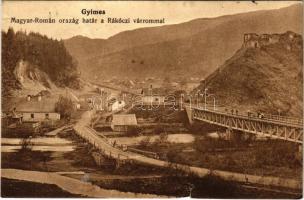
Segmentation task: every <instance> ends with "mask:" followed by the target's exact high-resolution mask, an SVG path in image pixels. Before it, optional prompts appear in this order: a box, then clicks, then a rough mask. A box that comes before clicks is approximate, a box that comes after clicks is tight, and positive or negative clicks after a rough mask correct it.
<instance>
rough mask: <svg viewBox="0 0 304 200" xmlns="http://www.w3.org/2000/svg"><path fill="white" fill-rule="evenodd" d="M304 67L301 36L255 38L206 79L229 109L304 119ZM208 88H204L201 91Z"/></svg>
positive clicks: (289, 34)
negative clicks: (279, 114) (279, 112)
mask: <svg viewBox="0 0 304 200" xmlns="http://www.w3.org/2000/svg"><path fill="white" fill-rule="evenodd" d="M267 38H270V39H269V40H268V39H267ZM302 67H303V40H302V36H301V35H298V34H295V33H293V32H286V33H284V34H272V35H254V34H253V37H252V38H250V39H249V40H245V41H244V44H243V46H242V48H240V49H239V50H238V51H237V52H236V53H235V54H234V55H233V56H232V57H231V58H230V59H228V60H227V61H226V62H225V63H224V64H223V65H222V66H221V67H220V68H219V69H218V70H217V71H215V72H214V73H213V74H211V75H210V76H209V77H208V78H207V79H206V87H207V88H208V92H209V93H213V94H215V96H216V99H217V100H218V102H220V103H221V104H223V105H225V106H228V107H234V108H238V109H242V110H245V111H247V109H250V110H251V111H262V112H266V113H272V114H278V110H280V111H281V114H283V115H289V116H296V117H302V112H303V68H302ZM204 88H205V86H204V84H202V85H200V86H199V87H198V88H197V89H201V90H204Z"/></svg>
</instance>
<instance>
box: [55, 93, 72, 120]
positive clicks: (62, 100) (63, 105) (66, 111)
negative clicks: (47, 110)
mask: <svg viewBox="0 0 304 200" xmlns="http://www.w3.org/2000/svg"><path fill="white" fill-rule="evenodd" d="M74 110H75V107H74V105H73V102H72V100H71V99H69V98H66V97H63V96H60V97H59V100H58V102H57V103H56V104H55V111H56V112H58V113H60V115H61V117H62V118H64V119H68V118H71V115H72V113H73V112H74Z"/></svg>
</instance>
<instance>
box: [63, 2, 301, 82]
mask: <svg viewBox="0 0 304 200" xmlns="http://www.w3.org/2000/svg"><path fill="white" fill-rule="evenodd" d="M301 27H302V4H296V5H293V6H290V7H287V8H282V9H277V10H264V11H256V12H250V13H242V14H235V15H229V16H222V17H217V18H204V19H196V20H192V21H189V22H185V23H181V24H175V25H166V26H160V27H152V28H141V29H136V30H132V31H124V32H121V33H119V34H116V35H114V36H112V37H110V38H108V39H90V38H86V37H83V36H75V37H73V38H71V39H68V40H65V46H66V48H67V49H68V51H69V52H70V53H71V55H72V56H73V57H74V58H76V59H77V60H78V62H79V69H80V71H81V72H82V75H83V76H84V77H89V78H92V77H94V76H96V75H97V76H98V78H101V77H106V78H109V77H111V76H117V77H119V78H124V77H136V78H138V77H139V78H145V77H151V76H154V77H166V76H170V77H171V78H180V77H190V76H193V77H199V78H204V77H206V76H207V75H208V74H210V73H212V72H213V71H214V70H215V69H216V68H217V67H218V66H219V65H221V64H222V63H223V62H224V61H225V60H226V59H228V58H229V57H231V56H232V55H233V54H234V53H235V51H236V50H237V49H238V48H239V47H240V46H241V45H242V40H241V39H240V38H242V37H243V34H244V33H250V32H255V33H264V32H266V33H283V32H285V31H287V30H291V31H294V32H296V33H299V34H302V29H301Z"/></svg>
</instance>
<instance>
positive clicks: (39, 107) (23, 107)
mask: <svg viewBox="0 0 304 200" xmlns="http://www.w3.org/2000/svg"><path fill="white" fill-rule="evenodd" d="M57 101H58V100H57V99H55V98H43V97H42V99H41V101H37V100H31V101H26V100H25V101H22V102H19V103H18V104H17V105H16V111H17V112H55V104H56V102H57Z"/></svg>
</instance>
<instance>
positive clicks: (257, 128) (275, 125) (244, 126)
mask: <svg viewBox="0 0 304 200" xmlns="http://www.w3.org/2000/svg"><path fill="white" fill-rule="evenodd" d="M186 109H187V114H188V117H189V118H191V119H192V120H193V119H194V120H199V121H204V122H207V123H210V124H215V125H218V126H223V127H227V128H229V129H233V130H239V131H243V132H247V133H253V134H258V135H263V136H267V137H271V138H277V139H282V140H287V141H291V142H296V143H301V144H302V143H303V121H302V120H301V119H293V120H280V119H275V118H265V117H264V118H258V117H250V116H245V115H233V114H229V113H227V112H222V111H216V110H209V109H206V110H205V109H202V108H198V107H190V106H186ZM189 115H191V116H189Z"/></svg>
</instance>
